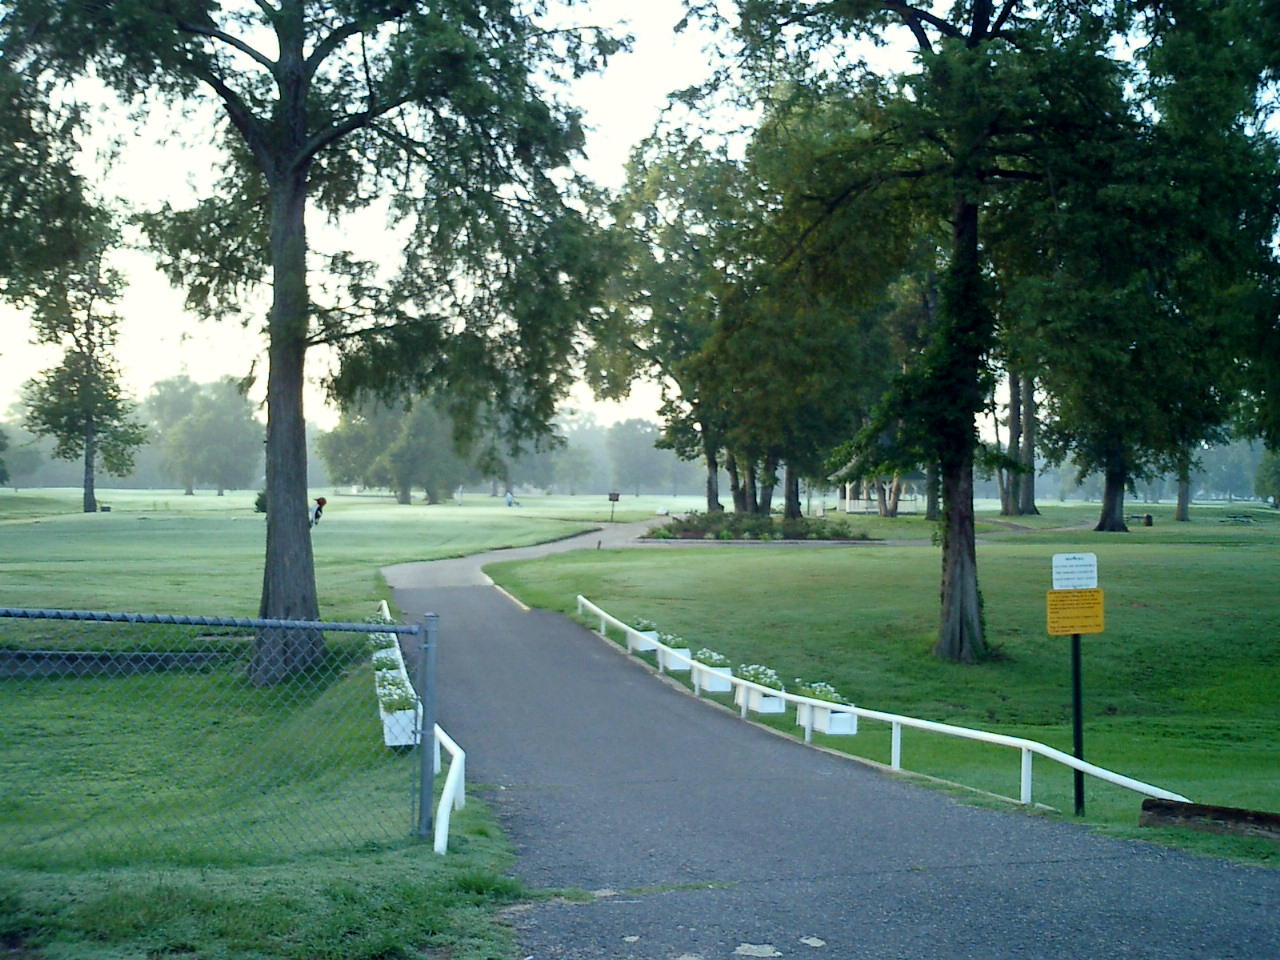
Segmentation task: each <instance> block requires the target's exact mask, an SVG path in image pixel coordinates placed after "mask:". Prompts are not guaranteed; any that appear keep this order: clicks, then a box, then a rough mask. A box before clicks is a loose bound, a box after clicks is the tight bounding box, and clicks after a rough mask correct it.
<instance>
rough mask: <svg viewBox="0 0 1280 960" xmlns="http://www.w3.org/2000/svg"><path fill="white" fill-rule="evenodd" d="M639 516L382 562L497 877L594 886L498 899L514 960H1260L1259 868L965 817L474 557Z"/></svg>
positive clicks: (1267, 902)
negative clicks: (772, 725) (560, 895)
mask: <svg viewBox="0 0 1280 960" xmlns="http://www.w3.org/2000/svg"><path fill="white" fill-rule="evenodd" d="M642 528H643V525H629V526H628V525H619V526H617V527H612V528H609V529H608V530H607V531H605V532H600V533H592V534H587V535H584V536H582V537H577V538H574V539H572V540H568V541H561V542H559V543H555V544H549V545H546V546H543V547H535V548H527V549H521V550H504V551H501V552H498V553H495V554H489V555H485V556H480V557H471V558H466V559H463V560H449V561H438V562H434V563H423V564H406V565H401V566H397V567H391V568H388V569H387V570H386V571H385V572H386V574H387V577H388V580H389V581H390V583H391V585H392V587H393V588H394V591H395V600H396V602H397V603H398V604H399V605H400V607H401V609H404V610H407V611H428V610H430V611H435V612H436V613H438V614H439V615H440V646H439V668H440V678H441V681H440V708H439V715H440V721H441V723H442V725H443V726H444V727H445V728H446V729H447V730H448V731H449V732H450V734H451V735H453V736H454V737H455V738H456V739H457V740H458V742H459V743H460V744H461V745H462V746H463V748H464V749H465V750H466V751H467V763H468V769H467V772H468V778H469V779H470V780H472V781H473V782H480V783H484V784H488V785H491V787H492V790H491V791H490V793H489V796H488V799H489V800H490V801H491V802H492V803H493V805H494V807H495V809H496V811H497V814H498V816H499V817H500V818H501V820H502V822H503V824H504V826H505V827H506V828H507V830H508V831H509V833H510V835H511V837H512V839H513V840H514V842H515V845H516V848H517V851H518V856H519V859H518V863H517V867H516V872H517V873H518V874H519V875H520V876H521V877H523V878H524V879H525V880H527V881H528V882H529V883H531V884H533V885H534V886H538V887H574V888H580V889H583V890H588V891H593V892H595V894H596V896H595V897H594V898H593V899H591V900H590V902H587V903H569V902H547V903H539V904H535V905H533V906H531V907H528V908H523V909H521V910H519V911H516V912H515V913H514V914H513V922H514V923H515V924H516V927H517V930H518V935H519V939H520V944H521V947H522V954H521V955H522V956H524V957H530V958H535V960H551V958H574V960H592V958H602V960H603V958H608V960H722V958H724V960H727V958H732V957H743V956H746V957H798V958H806V957H808V958H813V960H820V958H824V957H825V958H833V960H845V958H850V960H852V958H875V960H889V958H912V960H915V958H975V960H996V958H1053V960H1059V958H1088V960H1106V958H1141V957H1150V958H1160V960H1173V958H1189V960H1190V958H1195V960H1217V958H1241V960H1275V958H1280V871H1268V870H1261V869H1254V868H1245V867H1237V866H1232V865H1230V864H1227V863H1223V862H1220V861H1215V860H1208V859H1201V858H1196V857H1191V856H1188V855H1185V854H1180V853H1176V852H1171V851H1166V850H1163V849H1161V848H1158V847H1155V846H1151V845H1148V844H1144V843H1130V842H1122V841H1116V840H1110V839H1107V838H1104V837H1100V836H1097V835H1094V834H1091V833H1089V832H1088V831H1086V830H1084V829H1082V828H1079V827H1077V826H1075V825H1073V824H1070V823H1063V822H1056V821H1051V820H1046V819H1042V818H1035V817H1031V816H1027V815H1024V814H1022V813H1020V812H1017V811H1006V810H986V809H978V808H976V807H970V806H966V805H964V804H962V803H959V802H956V801H955V800H953V799H951V798H949V797H948V796H945V795H943V794H941V793H939V792H937V791H932V790H927V789H924V788H920V787H916V786H913V785H911V784H908V783H904V782H901V781H898V780H895V779H894V778H892V777H890V776H887V775H884V774H881V773H879V772H877V771H875V770H872V769H869V768H867V767H864V766H861V765H859V764H857V763H853V762H849V761H847V760H842V759H840V758H837V757H834V756H831V755H828V754H825V753H822V752H820V751H817V750H811V749H808V748H806V747H804V746H803V745H801V744H799V743H796V742H790V741H787V740H784V739H782V738H780V737H778V736H775V735H773V734H770V733H768V732H765V731H763V730H761V729H758V728H756V727H754V726H752V725H750V724H746V723H742V722H740V721H739V720H738V719H737V718H736V717H735V716H733V715H732V714H730V713H728V712H726V711H723V710H719V709H716V708H714V707H711V706H708V705H707V704H705V703H700V702H698V701H697V700H695V699H694V698H693V697H691V696H689V695H687V694H685V693H682V692H680V691H678V690H676V689H674V688H673V687H671V686H670V685H668V684H666V683H664V682H662V681H661V680H659V679H657V678H655V677H654V676H653V675H651V674H650V673H649V672H648V671H647V670H646V669H645V668H643V667H642V666H640V665H639V664H638V663H636V662H634V661H633V660H631V659H629V658H627V657H626V656H625V655H623V654H622V653H620V652H619V651H618V650H616V649H615V648H613V647H612V646H611V645H610V644H607V643H605V642H603V641H601V640H600V639H599V638H597V637H596V636H594V635H593V634H592V633H590V632H589V631H588V630H585V629H583V628H582V627H580V626H578V625H577V624H575V623H573V622H571V621H569V620H567V619H566V618H564V617H561V616H559V615H555V614H550V613H546V612H541V611H526V610H523V609H521V608H520V607H519V606H517V605H516V604H515V603H513V602H512V601H511V600H510V599H509V598H508V597H506V596H505V595H504V594H503V593H501V592H500V591H499V590H497V589H495V588H494V587H492V586H490V585H489V584H488V581H487V578H485V577H484V575H483V573H482V572H481V569H480V568H481V566H482V564H484V563H486V562H491V561H492V560H495V559H514V558H517V557H521V556H536V555H539V554H541V553H546V552H551V551H562V550H568V549H582V548H587V549H594V548H596V547H597V545H602V546H606V547H607V546H612V545H617V544H620V543H623V542H626V541H627V540H628V539H629V538H630V537H632V536H634V535H635V534H636V533H637V532H638V531H639V530H640V529H642ZM778 599H779V602H782V603H785V602H786V598H785V597H779V598H778ZM658 613H659V614H660V611H658ZM655 619H660V616H659V617H657V618H655ZM1009 764H1010V770H1011V773H1010V777H1011V778H1012V777H1016V766H1017V765H1016V762H1015V759H1013V758H1010V759H1009ZM1136 804H1137V799H1136V798H1135V806H1136Z"/></svg>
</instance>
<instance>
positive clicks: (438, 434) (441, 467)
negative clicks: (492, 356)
mask: <svg viewBox="0 0 1280 960" xmlns="http://www.w3.org/2000/svg"><path fill="white" fill-rule="evenodd" d="M659 440H660V431H659V428H658V425H657V424H655V423H652V422H650V421H646V420H638V419H632V420H624V421H620V422H618V423H615V424H613V425H611V426H609V427H604V426H602V425H600V424H597V423H596V422H595V420H594V418H593V417H591V416H590V415H589V414H588V415H576V416H574V415H566V416H564V417H563V418H562V419H561V420H560V421H558V422H557V423H556V425H555V430H554V432H553V433H552V434H551V435H550V436H549V437H544V438H541V440H540V441H539V442H538V443H536V444H535V443H530V444H529V445H528V446H526V447H523V448H521V447H519V446H516V447H514V448H513V447H512V446H510V445H508V444H504V443H503V442H502V440H501V438H499V437H497V436H494V435H485V434H483V433H481V434H478V435H477V434H468V433H467V432H466V431H465V430H460V429H459V425H458V424H457V423H455V422H454V421H453V419H452V418H451V417H450V415H449V412H448V408H447V404H445V403H444V402H442V401H441V400H440V399H439V398H434V397H430V396H427V397H417V398H414V400H413V401H412V402H410V403H408V404H401V405H388V404H384V403H376V402H369V403H366V404H364V405H360V406H356V407H350V408H348V409H346V410H344V412H343V414H342V416H341V419H340V421H339V423H338V425H337V426H336V427H335V428H334V429H333V430H331V431H329V432H328V433H323V434H320V435H318V436H317V437H316V440H315V444H314V446H315V449H316V451H317V452H318V454H319V456H320V459H321V460H322V461H323V462H324V465H325V467H326V469H327V472H328V475H329V477H330V479H331V481H332V482H333V483H335V484H350V485H356V486H361V487H365V488H373V489H385V490H387V491H388V492H389V493H390V494H392V495H394V496H395V498H396V500H397V501H398V502H399V503H402V504H408V503H412V502H413V500H414V492H415V491H421V498H422V500H423V501H424V502H426V503H429V504H433V503H440V502H442V501H444V500H447V499H448V498H449V497H451V496H452V495H453V494H454V493H455V491H457V490H459V489H460V488H463V489H471V490H478V491H481V492H486V491H487V492H488V493H489V494H490V495H493V496H498V495H501V494H505V493H506V492H508V491H518V490H520V489H526V490H539V491H545V492H547V493H555V494H562V495H569V496H576V495H579V494H588V493H595V494H599V493H605V492H607V491H618V492H626V493H630V494H632V495H635V496H639V495H640V494H641V493H663V494H667V493H669V494H679V493H688V492H692V491H693V489H694V488H695V485H696V484H697V483H698V476H699V472H698V469H697V467H696V466H693V465H690V464H689V463H687V462H686V461H684V460H681V459H680V458H679V457H677V456H676V455H675V454H673V453H672V452H671V451H669V450H665V449H662V448H660V447H659V446H658V445H657V442H658V441H659Z"/></svg>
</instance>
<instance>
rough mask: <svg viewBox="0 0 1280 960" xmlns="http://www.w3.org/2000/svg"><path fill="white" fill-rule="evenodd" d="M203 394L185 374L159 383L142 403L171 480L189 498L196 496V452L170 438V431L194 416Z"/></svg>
mask: <svg viewBox="0 0 1280 960" xmlns="http://www.w3.org/2000/svg"><path fill="white" fill-rule="evenodd" d="M199 394H200V385H199V384H198V383H196V382H194V381H193V380H192V379H191V378H190V377H188V376H186V375H185V374H184V375H180V376H177V377H170V378H168V379H166V380H159V381H157V382H156V383H155V384H154V385H153V386H152V388H151V393H150V394H149V395H148V396H147V397H146V398H145V399H144V400H143V402H142V412H143V414H144V415H145V416H146V417H147V419H148V421H149V422H150V424H151V427H152V429H153V431H154V433H155V436H156V438H157V439H158V440H159V443H160V446H161V449H162V453H161V463H162V465H163V468H164V471H165V472H166V473H167V474H169V476H170V479H172V480H177V481H178V483H179V485H180V486H181V487H182V489H183V493H184V494H186V495H187V496H194V495H195V492H196V491H195V485H196V474H195V451H194V450H189V449H188V448H187V445H186V444H185V443H184V442H182V441H181V440H180V439H179V438H178V437H177V436H170V431H172V430H174V429H175V428H176V427H177V426H178V424H179V423H181V422H182V420H183V419H185V418H186V417H188V416H190V415H191V411H192V410H193V409H195V404H196V397H197V396H199Z"/></svg>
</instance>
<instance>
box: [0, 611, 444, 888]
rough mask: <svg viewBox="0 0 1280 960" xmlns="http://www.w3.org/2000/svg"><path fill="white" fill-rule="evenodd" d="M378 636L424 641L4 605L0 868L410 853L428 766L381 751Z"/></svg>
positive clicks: (413, 630)
mask: <svg viewBox="0 0 1280 960" xmlns="http://www.w3.org/2000/svg"><path fill="white" fill-rule="evenodd" d="M375 632H377V633H383V634H392V635H394V636H395V637H396V638H397V640H399V639H403V638H410V639H412V640H417V639H419V638H420V636H421V634H422V628H421V627H420V626H415V625H410V626H405V625H400V624H388V623H385V622H378V623H331V622H325V621H309V620H275V619H246V618H233V617H190V616H180V615H166V614H138V613H110V612H92V611H66V610H28V609H9V608H0V767H2V768H3V769H4V771H5V774H4V777H3V778H0V862H4V863H8V864H11V865H15V866H20V865H31V866H36V865H39V866H53V865H57V864H59V863H67V864H75V865H80V866H83V865H86V864H96V865H102V866H110V865H115V864H126V863H129V864H137V863H146V862H155V863H184V864H185V863H191V864H197V863H218V862H245V861H249V862H252V861H257V860H263V861H265V860H270V859H274V858H276V857H278V856H279V855H281V854H285V853H287V854H295V853H298V852H310V851H317V852H319V851H333V850H343V849H353V848H356V847H359V848H362V849H367V848H369V847H371V846H373V847H376V846H380V845H395V844H399V843H403V842H406V840H407V839H408V838H409V837H410V836H411V835H412V834H413V833H414V832H415V828H416V827H418V825H419V824H418V823H417V822H416V820H415V816H414V814H415V810H416V808H417V806H418V804H419V796H418V791H419V787H420V784H421V783H422V782H424V779H425V782H426V783H427V784H428V785H429V784H430V783H431V781H432V779H433V778H432V777H431V776H430V775H428V776H427V777H426V778H423V777H422V776H421V773H420V771H421V764H422V763H423V762H424V758H425V762H426V764H427V769H428V770H430V769H431V754H430V753H428V752H426V751H424V750H423V749H422V748H421V746H420V745H413V746H410V747H406V748H399V749H396V750H391V749H388V748H387V747H385V746H384V745H383V740H382V729H381V722H380V719H379V712H378V705H377V702H376V700H375V698H374V696H373V692H372V691H373V689H374V683H373V668H372V665H371V657H370V643H369V637H370V635H371V634H373V633H375ZM427 802H428V804H429V803H430V800H429V799H428V801H427Z"/></svg>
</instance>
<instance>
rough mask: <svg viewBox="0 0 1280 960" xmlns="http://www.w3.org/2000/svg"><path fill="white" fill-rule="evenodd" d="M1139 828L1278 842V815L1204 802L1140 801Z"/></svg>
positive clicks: (1279, 830)
mask: <svg viewBox="0 0 1280 960" xmlns="http://www.w3.org/2000/svg"><path fill="white" fill-rule="evenodd" d="M1138 826H1140V827H1186V828H1187V829H1189V830H1203V831H1204V832H1205V833H1221V834H1228V835H1231V836H1237V837H1262V838H1263V839H1264V840H1273V841H1275V842H1277V843H1280V813H1269V812H1267V811H1264V810H1241V809H1239V808H1238V807H1215V806H1213V805H1211V804H1206V803H1179V802H1178V801H1176V800H1157V799H1154V798H1148V799H1146V800H1143V801H1142V814H1141V816H1139V817H1138Z"/></svg>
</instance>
